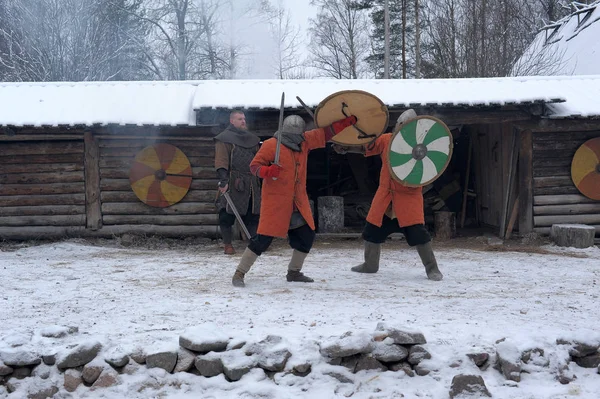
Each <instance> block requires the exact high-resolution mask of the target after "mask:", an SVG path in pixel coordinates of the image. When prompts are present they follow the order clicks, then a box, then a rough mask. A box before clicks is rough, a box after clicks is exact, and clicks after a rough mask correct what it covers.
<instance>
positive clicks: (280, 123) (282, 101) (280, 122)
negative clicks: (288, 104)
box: [275, 92, 285, 165]
mask: <svg viewBox="0 0 600 399" xmlns="http://www.w3.org/2000/svg"><path fill="white" fill-rule="evenodd" d="M284 101H285V92H283V93H281V106H280V107H279V127H278V128H277V131H278V132H279V134H282V132H281V128H282V127H283V103H284ZM280 149H281V140H277V147H276V148H275V164H276V165H279V152H280Z"/></svg>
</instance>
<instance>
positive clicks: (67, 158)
mask: <svg viewBox="0 0 600 399" xmlns="http://www.w3.org/2000/svg"><path fill="white" fill-rule="evenodd" d="M33 163H35V164H38V163H40V164H45V163H53V164H57V163H77V164H82V165H83V152H82V153H81V154H44V155H23V156H20V157H15V156H14V155H9V156H5V155H4V153H3V152H1V151H0V165H6V164H19V165H26V164H33Z"/></svg>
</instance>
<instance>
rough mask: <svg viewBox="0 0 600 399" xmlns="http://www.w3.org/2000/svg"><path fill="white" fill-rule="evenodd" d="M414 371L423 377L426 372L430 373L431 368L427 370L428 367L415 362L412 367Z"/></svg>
mask: <svg viewBox="0 0 600 399" xmlns="http://www.w3.org/2000/svg"><path fill="white" fill-rule="evenodd" d="M414 370H415V373H417V375H419V376H421V377H423V376H426V375H427V374H429V373H431V370H429V368H427V367H424V366H422V365H420V364H417V365H416V366H415V368H414Z"/></svg>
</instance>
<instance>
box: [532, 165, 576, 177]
mask: <svg viewBox="0 0 600 399" xmlns="http://www.w3.org/2000/svg"><path fill="white" fill-rule="evenodd" d="M550 176H555V177H558V176H571V167H570V166H552V167H548V168H534V169H533V177H550Z"/></svg>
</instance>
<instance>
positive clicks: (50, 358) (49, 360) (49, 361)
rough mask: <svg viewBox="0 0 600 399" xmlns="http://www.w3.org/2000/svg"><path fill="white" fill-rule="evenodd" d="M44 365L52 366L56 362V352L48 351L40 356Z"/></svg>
mask: <svg viewBox="0 0 600 399" xmlns="http://www.w3.org/2000/svg"><path fill="white" fill-rule="evenodd" d="M42 361H43V362H44V364H45V365H48V366H54V365H55V364H56V353H50V354H47V355H43V356H42Z"/></svg>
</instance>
